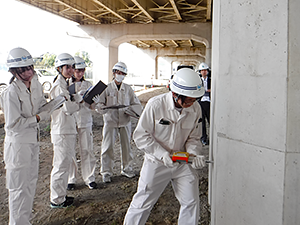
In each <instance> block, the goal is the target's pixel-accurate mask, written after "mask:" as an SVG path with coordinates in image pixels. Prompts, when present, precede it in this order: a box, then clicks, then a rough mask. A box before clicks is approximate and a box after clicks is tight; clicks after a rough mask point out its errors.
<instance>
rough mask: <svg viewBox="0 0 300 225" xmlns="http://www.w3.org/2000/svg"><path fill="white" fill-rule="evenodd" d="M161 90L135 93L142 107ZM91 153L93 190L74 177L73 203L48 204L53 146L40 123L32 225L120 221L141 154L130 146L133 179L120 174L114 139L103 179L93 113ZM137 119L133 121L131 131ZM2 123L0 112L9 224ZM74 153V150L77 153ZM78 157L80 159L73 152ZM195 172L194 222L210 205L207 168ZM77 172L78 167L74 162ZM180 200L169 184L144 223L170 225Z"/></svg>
mask: <svg viewBox="0 0 300 225" xmlns="http://www.w3.org/2000/svg"><path fill="white" fill-rule="evenodd" d="M167 91H168V90H167V89H166V88H151V89H148V90H145V91H142V92H137V95H138V97H139V99H140V101H141V103H142V104H143V105H145V103H146V102H147V101H148V99H149V98H151V97H153V96H155V95H158V94H161V93H164V92H167ZM93 120H94V125H93V134H94V152H95V155H96V157H97V168H96V182H97V184H98V187H99V188H98V189H96V190H90V189H89V188H88V187H87V186H85V184H84V182H83V180H82V179H81V177H80V176H79V179H78V181H77V183H76V189H75V190H74V191H68V193H67V194H68V195H69V196H73V197H75V202H74V206H72V207H69V208H67V209H51V208H50V205H49V204H50V201H49V196H50V190H49V183H50V172H51V169H52V165H51V164H52V156H53V153H52V152H53V151H52V144H51V141H50V130H49V124H50V121H49V122H45V123H42V124H41V150H40V168H39V179H38V183H37V190H36V195H35V199H34V205H33V210H32V220H31V223H32V224H47V225H68V224H80V225H95V224H98V225H99V224H103V225H118V224H122V222H123V219H124V216H125V214H126V211H127V208H128V207H129V204H130V202H131V199H132V196H133V195H134V193H135V192H136V188H137V182H138V179H139V172H140V169H141V165H142V162H143V152H142V151H140V150H139V149H137V147H136V146H135V144H134V142H133V141H132V142H131V147H132V150H133V153H134V161H133V168H134V172H135V173H136V174H137V176H136V177H134V178H132V179H129V178H126V177H124V176H121V175H120V156H119V155H120V154H119V147H120V143H119V141H117V142H116V144H115V166H114V176H113V177H112V182H111V183H109V184H106V183H103V182H102V179H101V176H100V174H99V171H100V160H99V157H100V149H101V140H102V127H103V120H102V116H101V115H99V114H97V113H93ZM136 123H137V120H136V119H132V130H134V128H135V126H136ZM3 127H4V121H3V115H0V225H5V224H8V215H9V212H8V192H7V190H6V188H5V170H4V161H3V140H4V135H5V132H4V129H3ZM77 152H78V151H77ZM203 155H205V156H206V157H208V147H207V146H205V147H204V148H203ZM78 160H80V157H79V156H78ZM200 173H201V176H200V185H199V188H200V196H199V197H200V208H201V210H200V220H199V225H200V224H201V225H208V224H209V220H210V207H209V205H208V202H207V201H208V168H207V167H206V168H204V169H202V170H201V172H200ZM79 174H80V166H79ZM178 211H179V203H178V201H177V200H176V198H175V196H174V193H173V190H172V186H171V185H168V186H167V188H166V189H165V191H164V192H163V194H162V195H161V197H160V198H159V200H158V202H157V203H156V205H155V206H154V208H153V209H152V211H151V214H150V217H149V218H148V221H147V223H146V224H147V225H171V224H177V218H178Z"/></svg>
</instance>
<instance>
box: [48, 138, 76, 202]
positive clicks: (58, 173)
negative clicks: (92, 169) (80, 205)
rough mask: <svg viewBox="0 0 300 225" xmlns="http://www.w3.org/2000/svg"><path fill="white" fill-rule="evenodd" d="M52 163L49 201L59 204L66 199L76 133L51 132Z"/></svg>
mask: <svg viewBox="0 0 300 225" xmlns="http://www.w3.org/2000/svg"><path fill="white" fill-rule="evenodd" d="M51 138H52V143H53V163H52V171H51V177H50V201H51V202H52V203H55V204H61V203H63V202H64V201H65V200H66V199H65V197H66V194H67V186H68V177H69V170H70V165H71V162H72V159H73V158H75V145H76V134H64V135H62V134H61V135H59V134H53V135H52V136H51Z"/></svg>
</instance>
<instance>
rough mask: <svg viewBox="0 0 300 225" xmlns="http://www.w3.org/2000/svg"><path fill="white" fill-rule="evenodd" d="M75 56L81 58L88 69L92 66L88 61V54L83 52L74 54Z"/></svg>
mask: <svg viewBox="0 0 300 225" xmlns="http://www.w3.org/2000/svg"><path fill="white" fill-rule="evenodd" d="M75 56H79V57H81V58H83V59H84V61H85V63H86V65H87V66H88V67H92V66H93V62H92V61H91V60H90V56H89V53H88V52H85V51H81V52H76V53H75Z"/></svg>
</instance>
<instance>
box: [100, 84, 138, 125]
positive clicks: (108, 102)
mask: <svg viewBox="0 0 300 225" xmlns="http://www.w3.org/2000/svg"><path fill="white" fill-rule="evenodd" d="M112 105H125V106H128V107H130V106H132V105H139V106H140V107H141V108H142V106H141V103H140V100H139V99H138V98H137V97H136V95H135V93H134V91H133V90H132V88H131V87H130V86H129V85H128V84H125V83H123V82H122V84H121V87H120V90H119V91H118V88H117V85H116V83H115V81H112V82H110V83H109V84H108V85H107V88H106V89H105V90H104V91H103V93H102V94H101V95H100V102H99V104H97V105H96V110H97V111H99V109H100V108H101V107H103V106H112ZM125 109H126V108H120V109H108V111H107V113H105V114H104V115H103V120H104V124H105V125H108V126H110V127H125V126H126V125H127V124H128V123H130V116H128V115H127V114H125V112H124V111H125Z"/></svg>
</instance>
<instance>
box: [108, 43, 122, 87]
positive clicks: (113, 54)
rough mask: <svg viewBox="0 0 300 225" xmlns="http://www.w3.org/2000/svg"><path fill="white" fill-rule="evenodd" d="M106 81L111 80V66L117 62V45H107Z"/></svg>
mask: <svg viewBox="0 0 300 225" xmlns="http://www.w3.org/2000/svg"><path fill="white" fill-rule="evenodd" d="M108 50H109V52H108V55H109V57H108V58H109V60H108V82H110V81H112V79H113V75H112V68H113V66H114V65H115V64H116V63H117V62H118V53H119V51H118V47H115V46H109V47H108Z"/></svg>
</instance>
